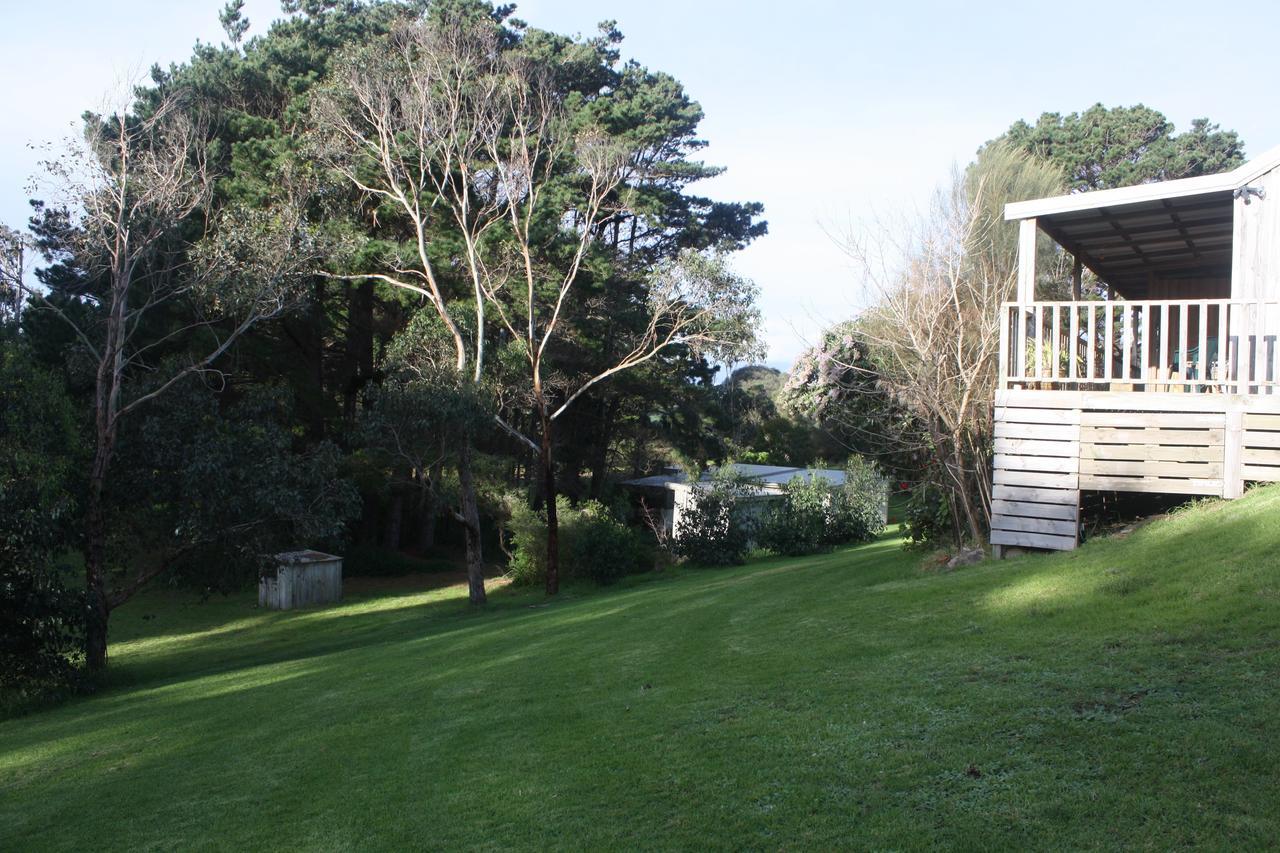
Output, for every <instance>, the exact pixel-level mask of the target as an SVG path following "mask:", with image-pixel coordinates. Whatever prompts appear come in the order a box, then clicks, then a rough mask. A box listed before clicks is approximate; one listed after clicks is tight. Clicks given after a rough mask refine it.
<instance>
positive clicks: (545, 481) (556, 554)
mask: <svg viewBox="0 0 1280 853" xmlns="http://www.w3.org/2000/svg"><path fill="white" fill-rule="evenodd" d="M538 409H539V415H540V416H541V419H542V451H541V453H540V454H539V456H541V459H540V460H539V461H541V463H542V491H543V499H544V500H545V501H546V510H547V595H555V594H556V593H558V592H559V591H560V518H559V516H558V515H557V514H556V463H555V458H554V457H553V455H552V450H551V448H552V442H551V438H552V436H551V419H550V418H549V417H547V405H546V402H545V401H543V400H539V401H538Z"/></svg>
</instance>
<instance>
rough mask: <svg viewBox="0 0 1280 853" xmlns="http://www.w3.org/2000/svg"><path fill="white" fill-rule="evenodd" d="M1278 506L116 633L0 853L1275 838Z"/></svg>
mask: <svg viewBox="0 0 1280 853" xmlns="http://www.w3.org/2000/svg"><path fill="white" fill-rule="evenodd" d="M1277 519H1280V487H1273V488H1267V489H1260V490H1257V491H1254V492H1252V493H1250V494H1249V495H1248V496H1246V497H1245V498H1244V499H1242V500H1240V501H1237V502H1235V503H1231V504H1226V503H1210V504H1203V505H1200V506H1197V507H1195V508H1192V509H1189V510H1186V511H1183V512H1180V513H1178V514H1176V515H1174V516H1172V517H1170V518H1167V519H1164V520H1160V521H1157V522H1154V523H1152V524H1150V525H1148V526H1146V527H1143V528H1141V529H1139V530H1138V531H1136V532H1134V533H1133V534H1132V535H1130V536H1128V537H1126V538H1124V539H1113V540H1099V541H1096V542H1093V543H1091V544H1089V545H1088V546H1086V547H1085V548H1083V549H1081V550H1079V551H1076V552H1073V553H1068V554H1059V555H1053V556H1047V557H1024V558H1020V559H1014V560H1008V561H1005V562H1002V563H992V562H988V563H986V564H983V565H980V566H977V567H974V568H970V569H962V570H959V571H956V572H953V573H949V574H933V573H927V572H923V571H921V570H920V569H919V567H918V563H919V558H918V557H917V556H915V555H912V554H908V553H905V552H903V551H902V550H901V548H900V546H899V542H898V541H897V540H896V539H893V538H886V539H884V540H882V541H880V542H876V543H872V544H870V545H866V546H862V547H859V548H854V549H849V550H846V551H843V552H840V553H836V554H831V555H826V556H822V557H816V558H809V559H796V560H772V561H766V562H760V563H755V564H752V565H749V566H745V567H741V568H737V569H731V570H701V571H693V570H684V571H674V572H669V573H666V574H663V575H655V576H651V577H646V578H640V579H635V580H634V581H633V582H630V583H628V584H624V585H622V586H621V587H618V588H613V589H610V590H607V591H594V590H591V591H580V592H575V591H570V592H569V593H568V594H566V595H564V596H562V598H561V599H560V600H557V601H554V602H550V603H547V602H545V601H544V600H543V599H542V598H541V597H540V596H539V595H537V594H536V593H533V592H525V593H516V592H509V591H502V592H499V593H497V594H495V596H494V604H493V605H492V606H491V607H490V609H489V610H488V611H486V612H483V613H474V612H470V611H468V609H467V607H466V605H465V602H464V599H463V598H461V595H462V593H461V592H460V591H459V590H458V589H456V588H455V589H450V590H446V591H437V592H432V593H421V594H416V595H386V596H382V597H376V598H374V597H371V598H365V599H360V600H352V601H348V602H345V603H344V604H343V605H342V606H340V607H336V608H333V609H328V610H322V611H312V612H294V613H286V614H279V613H274V614H268V613H262V612H260V611H257V610H256V609H254V608H253V606H252V605H253V603H252V601H251V600H250V599H249V598H248V597H243V598H237V599H232V600H224V601H214V602H209V603H204V604H201V603H199V602H197V601H195V600H194V599H192V598H189V597H185V596H177V595H152V596H150V597H146V598H144V599H141V600H139V601H137V602H135V603H134V604H131V605H129V606H128V607H127V608H126V609H125V610H124V611H122V613H121V615H122V617H123V618H122V619H121V624H120V626H119V629H118V630H117V632H116V636H115V639H116V640H117V644H116V645H115V646H114V647H113V654H114V658H113V666H114V668H115V679H116V682H117V685H116V686H115V687H113V688H112V689H111V690H109V691H107V692H105V693H102V694H99V695H97V696H94V697H91V698H88V699H86V700H83V701H78V702H75V703H72V704H69V705H66V706H64V707H61V708H57V709H54V710H52V711H48V712H45V713H42V714H37V715H33V716H29V717H25V718H21V719H17V720H10V721H7V722H4V723H0V849H46V848H48V849H72V848H86V847H89V848H94V849H123V848H139V847H151V848H155V847H161V848H178V849H186V848H190V847H192V846H202V847H209V848H213V849H218V848H223V849H229V848H240V847H245V846H256V847H261V846H268V845H269V846H272V847H285V848H303V847H306V848H323V849H370V848H372V847H382V848H406V847H415V848H421V847H431V848H442V847H447V848H456V847H460V846H467V847H510V846H517V847H548V846H555V847H581V848H603V847H614V848H616V847H622V846H625V847H643V848H673V847H702V848H729V847H734V848H741V847H756V848H760V847H784V846H785V847H792V848H795V847H830V846H833V845H837V844H839V845H856V846H881V847H884V846H890V847H897V848H904V847H906V848H911V847H920V846H925V845H928V844H943V845H948V846H975V847H976V846H979V845H982V846H987V847H989V846H998V847H1015V846H1016V847H1026V846H1033V847H1041V848H1049V847H1061V846H1062V845H1063V844H1069V845H1071V846H1106V847H1112V846H1126V847H1130V846H1131V847H1156V848H1162V849H1163V848H1169V847H1174V846H1183V845H1203V846H1212V847H1220V846H1229V847H1242V846H1243V847H1255V846H1260V845H1262V844H1264V843H1269V842H1273V841H1274V840H1275V839H1276V838H1277V837H1280V797H1277V796H1276V791H1277V790H1280V738H1277V737H1276V736H1275V732H1276V731H1277V728H1278V726H1280V702H1278V701H1277V700H1278V699H1280V679H1278V676H1280V556H1278V555H1280V525H1277Z"/></svg>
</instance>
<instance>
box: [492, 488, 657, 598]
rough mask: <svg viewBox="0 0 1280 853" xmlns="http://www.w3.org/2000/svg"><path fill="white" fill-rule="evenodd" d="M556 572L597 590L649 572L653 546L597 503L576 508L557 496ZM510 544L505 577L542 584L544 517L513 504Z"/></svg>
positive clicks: (518, 582) (545, 535)
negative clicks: (592, 584) (588, 582)
mask: <svg viewBox="0 0 1280 853" xmlns="http://www.w3.org/2000/svg"><path fill="white" fill-rule="evenodd" d="M556 513H557V515H558V516H559V519H560V573H561V577H563V578H566V579H581V580H592V581H595V582H596V583H598V584H601V585H607V584H611V583H614V582H615V581H617V580H618V579H620V578H623V577H625V576H627V575H632V574H639V573H640V572H645V571H648V570H649V569H651V568H653V559H654V547H653V545H652V543H651V542H650V541H649V539H648V538H647V537H646V536H645V535H644V534H643V533H641V532H640V531H638V530H633V529H632V528H629V527H627V526H626V525H625V524H623V523H622V522H621V521H619V520H618V519H617V518H615V517H614V515H613V514H612V513H611V512H610V511H609V509H608V508H607V507H606V506H605V505H604V504H602V503H600V502H598V501H583V502H582V503H580V504H578V505H577V506H574V505H573V504H572V503H570V501H569V499H568V498H566V497H564V496H561V497H560V500H559V501H558V503H557V506H556ZM506 527H507V535H508V536H509V537H510V540H511V546H512V547H511V561H510V563H509V564H508V574H509V575H510V576H511V578H512V582H513V583H515V584H517V585H521V586H523V585H531V584H540V583H542V582H543V581H544V580H545V578H546V571H547V568H546V554H547V528H546V518H545V516H544V515H543V514H542V513H539V512H536V511H534V510H532V509H530V508H529V506H528V504H527V503H525V502H524V501H522V500H518V499H516V500H514V501H513V503H512V505H511V509H510V518H509V519H508V521H507V523H506Z"/></svg>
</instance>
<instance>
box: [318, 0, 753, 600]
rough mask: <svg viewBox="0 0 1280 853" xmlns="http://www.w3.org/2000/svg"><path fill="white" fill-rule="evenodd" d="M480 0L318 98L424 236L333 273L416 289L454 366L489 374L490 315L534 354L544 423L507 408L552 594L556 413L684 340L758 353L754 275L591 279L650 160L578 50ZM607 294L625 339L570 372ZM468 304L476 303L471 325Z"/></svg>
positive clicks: (378, 197)
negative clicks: (581, 327) (556, 356)
mask: <svg viewBox="0 0 1280 853" xmlns="http://www.w3.org/2000/svg"><path fill="white" fill-rule="evenodd" d="M477 8H479V7H472V6H466V5H465V4H464V5H461V6H457V7H449V8H446V10H445V11H444V12H440V13H437V14H435V15H429V16H427V17H425V18H422V19H419V20H417V21H414V22H412V23H409V24H404V25H401V26H399V27H397V28H395V29H394V30H393V31H392V33H391V34H390V36H389V37H388V38H387V39H385V40H383V41H380V42H378V43H375V44H372V45H369V46H366V47H364V48H362V49H360V50H357V51H355V52H354V53H352V54H351V55H350V56H349V57H348V58H347V59H346V61H344V62H343V63H342V64H341V65H340V66H339V68H338V70H337V73H336V74H335V78H334V83H333V85H332V86H330V87H329V88H328V90H327V91H326V92H325V94H324V96H323V97H321V98H319V99H317V101H316V106H315V109H314V113H313V115H314V117H315V121H316V125H317V127H318V130H319V133H318V134H317V137H318V145H317V151H318V152H319V153H320V155H321V156H322V157H323V158H324V159H325V161H326V162H327V163H328V164H329V165H330V167H331V168H332V169H333V170H334V171H336V172H337V173H338V174H340V175H342V176H343V177H344V178H346V180H347V181H349V182H350V183H351V184H352V185H354V186H356V187H358V188H359V189H360V190H361V191H362V192H364V193H365V194H366V195H367V196H368V197H369V198H370V199H371V200H373V202H374V204H375V205H376V209H377V210H378V211H380V212H384V213H383V214H382V215H388V216H395V217H398V218H400V219H402V220H403V221H405V222H406V223H407V224H408V229H409V232H410V235H411V239H410V240H409V241H407V243H408V245H406V246H401V247H397V248H396V249H395V250H393V251H391V252H389V253H388V254H387V255H386V256H384V257H383V258H382V259H380V264H379V268H378V269H366V270H353V271H349V272H342V273H334V275H337V276H340V277H343V278H350V279H369V278H372V279H376V280H379V281H383V282H385V283H387V284H390V285H392V286H394V287H397V288H400V289H403V290H406V291H409V292H412V293H415V294H418V295H419V296H420V297H421V298H422V300H423V308H424V310H427V311H429V312H432V313H433V314H434V316H435V317H436V318H437V319H438V320H439V322H440V324H441V325H442V326H443V328H444V329H445V330H446V332H447V337H448V338H449V339H450V340H451V341H452V350H453V361H454V370H455V372H456V373H457V374H458V375H459V376H461V377H465V378H466V379H467V380H468V381H469V382H471V383H472V384H473V385H476V386H479V385H480V384H481V383H482V382H483V381H484V378H485V376H486V375H487V374H486V335H487V334H488V333H489V325H488V324H489V323H493V324H495V325H496V326H497V327H498V329H499V330H501V331H502V332H504V333H505V334H504V335H503V337H504V339H505V341H506V342H507V344H508V345H510V346H511V347H513V348H514V349H515V350H516V351H517V352H518V353H519V356H520V358H521V360H522V361H523V363H524V365H525V377H524V379H523V384H524V386H525V388H524V395H523V396H524V398H525V399H526V400H527V402H528V405H529V406H530V407H531V408H532V410H533V412H534V418H533V421H534V428H535V430H536V432H535V434H533V435H530V434H528V433H527V432H526V431H524V430H521V429H519V428H518V427H517V426H516V425H513V424H510V423H507V422H506V421H504V420H502V419H501V418H499V424H500V425H501V426H502V427H503V428H504V429H505V430H506V431H507V432H508V433H510V434H511V435H513V436H515V437H517V439H518V440H520V441H521V442H523V443H524V444H525V445H526V446H527V447H528V448H529V449H530V450H531V451H533V452H534V453H536V455H537V457H538V460H539V467H540V469H541V477H542V481H543V498H544V505H545V506H546V511H547V522H548V537H547V547H548V559H547V566H548V571H547V591H548V592H549V593H555V592H556V591H557V590H558V585H559V578H558V571H557V566H558V539H557V527H558V525H557V518H556V510H555V497H556V475H555V460H554V447H555V440H554V424H555V421H556V420H557V419H559V418H560V417H562V416H563V415H564V414H565V413H566V412H567V411H568V410H569V409H570V408H571V407H572V405H573V404H574V403H575V402H576V401H577V400H578V399H579V398H581V397H582V395H584V394H585V393H586V392H587V391H588V390H589V389H591V388H593V387H595V386H596V385H597V384H599V383H601V382H603V381H605V380H607V379H609V378H610V377H612V376H615V375H617V374H620V373H623V372H626V371H629V370H632V369H634V368H637V367H639V366H641V365H645V364H647V363H649V362H651V361H652V360H653V359H655V358H656V357H658V356H659V355H660V354H663V353H665V352H666V351H668V350H669V349H672V348H677V347H679V348H682V349H684V350H686V351H696V352H698V353H699V354H704V353H705V354H706V355H710V356H714V357H729V356H730V355H738V354H741V353H744V352H748V351H752V350H754V348H755V326H756V324H757V322H758V313H757V312H756V309H755V306H754V296H755V288H754V285H753V284H751V283H750V282H748V281H746V280H744V279H742V278H741V277H739V276H736V275H734V274H733V273H732V272H731V271H730V270H729V268H728V266H727V264H726V262H725V260H724V258H723V257H721V256H720V255H718V254H716V253H711V254H700V253H698V252H696V251H689V252H685V253H682V254H679V255H677V256H675V257H670V258H668V259H666V260H665V261H664V262H662V263H658V264H656V265H655V266H653V268H652V270H651V272H650V274H649V275H647V276H646V279H645V281H644V282H643V283H642V285H641V286H640V287H630V288H628V289H627V290H625V291H624V292H621V293H614V294H609V295H608V298H606V299H599V294H598V290H599V288H598V287H597V288H596V292H595V293H593V292H592V291H590V290H587V289H585V288H584V286H583V284H582V281H583V279H585V278H588V277H589V274H588V272H587V267H588V266H591V265H598V264H600V263H607V262H608V260H609V254H610V253H608V252H606V253H605V254H604V256H603V257H601V256H600V255H598V254H597V251H596V250H597V249H599V248H600V247H601V244H602V242H603V241H602V240H601V237H602V235H603V234H604V233H606V230H607V229H606V224H607V223H608V222H610V221H618V217H619V216H622V215H623V214H624V212H625V211H626V210H627V206H628V202H629V201H630V200H632V198H633V197H634V195H635V194H634V192H633V185H637V184H640V183H643V182H644V180H645V179H646V178H648V177H649V176H648V174H647V173H646V170H647V169H650V168H652V162H650V161H646V159H645V158H644V157H642V156H640V153H641V152H640V151H638V150H637V149H636V148H635V147H634V146H633V145H632V144H631V140H629V139H627V138H626V137H625V136H624V135H622V134H611V133H610V132H609V130H608V128H607V127H605V126H603V125H602V124H601V123H600V122H597V121H595V120H593V116H592V113H591V111H590V110H587V109H581V108H580V107H581V101H580V98H578V97H577V96H576V93H573V92H571V91H570V90H568V89H567V88H566V87H565V86H564V85H563V80H564V77H565V75H566V73H567V71H566V68H565V67H564V66H563V65H562V64H560V63H558V62H557V61H556V60H555V58H554V57H553V58H552V59H551V60H548V58H547V57H546V56H539V55H538V54H537V53H536V52H528V51H523V50H522V49H521V44H520V42H519V40H518V39H513V38H511V33H510V31H508V30H506V29H505V28H503V27H502V26H501V24H500V22H499V20H497V19H495V16H493V15H482V14H475V12H476V9H477ZM468 12H470V13H468ZM498 17H500V16H498ZM635 221H640V218H639V217H636V219H635ZM633 242H634V241H633ZM615 254H616V252H615ZM450 260H452V261H455V269H456V270H457V271H458V274H459V278H461V279H462V280H464V281H466V282H467V289H468V290H469V291H470V292H469V293H466V292H463V293H455V294H453V295H454V296H458V297H460V298H459V299H458V301H451V300H450V293H449V292H447V290H446V287H447V284H446V280H445V277H444V276H443V275H442V274H441V272H440V267H441V265H442V262H446V261H450ZM602 305H607V306H608V309H607V310H609V311H611V312H628V313H630V314H633V315H635V316H634V318H633V319H634V320H635V322H633V323H631V324H630V325H629V326H628V327H627V328H626V329H621V330H619V331H618V334H617V335H615V337H616V338H617V339H618V340H620V341H621V342H622V345H621V346H620V347H618V348H616V351H615V352H614V354H613V355H611V356H610V358H609V359H608V360H607V361H605V362H604V363H599V364H596V365H594V366H593V367H591V368H590V369H588V370H586V371H582V372H581V373H580V375H572V376H569V377H567V378H566V379H563V380H562V378H561V377H563V376H564V372H563V371H560V370H557V369H556V368H555V367H554V366H553V365H552V364H551V363H550V362H551V359H552V356H553V351H554V349H555V347H556V346H557V345H558V344H559V343H560V342H561V341H562V340H563V339H565V338H566V337H568V336H569V335H570V333H571V329H572V328H573V321H572V320H571V319H570V318H571V317H573V316H575V315H576V316H578V317H582V316H589V315H590V314H591V312H592V310H599V308H600V306H602ZM459 310H462V311H465V312H466V313H467V318H468V319H467V323H466V324H465V325H464V323H463V322H462V321H461V320H460V319H459V317H458V316H457V312H458V311H459ZM490 310H491V311H492V314H490ZM460 448H461V449H460V453H459V466H458V472H459V480H460V482H461V484H462V492H463V496H462V500H463V518H464V521H465V524H466V527H467V530H468V545H469V547H468V565H469V571H470V574H471V576H472V579H473V583H472V590H473V592H472V600H473V601H477V600H483V590H482V587H480V584H479V582H478V579H479V577H480V569H481V566H480V563H479V528H478V524H477V523H475V521H474V520H473V519H474V512H475V506H474V494H470V495H469V494H468V492H469V491H470V488H469V480H470V473H469V463H470V448H469V443H468V442H465V441H464V442H462V444H461V445H460ZM473 540H474V545H472V541H473ZM477 587H480V588H479V589H477Z"/></svg>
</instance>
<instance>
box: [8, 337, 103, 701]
mask: <svg viewBox="0 0 1280 853" xmlns="http://www.w3.org/2000/svg"><path fill="white" fill-rule="evenodd" d="M82 458H83V454H82V447H81V444H80V440H79V430H78V428H77V423H76V419H75V415H74V410H73V408H72V405H71V401H70V400H69V399H68V397H67V395H66V392H65V390H64V388H63V385H62V382H61V381H60V380H59V379H58V377H56V376H55V375H53V374H52V373H49V372H47V371H44V370H41V369H40V368H39V367H37V366H36V365H35V364H34V362H33V361H32V359H31V358H30V356H29V354H28V353H27V351H26V348H25V347H24V346H22V345H21V344H20V343H19V342H17V341H16V340H14V339H13V338H12V337H10V336H8V335H7V334H4V332H3V330H0V707H9V708H11V707H14V706H16V705H18V704H21V703H23V702H25V701H27V700H30V699H34V698H37V697H39V696H42V695H44V694H47V693H50V692H57V691H60V690H63V689H65V688H68V687H70V686H71V685H72V684H73V683H74V681H75V677H76V659H77V656H78V655H79V653H80V646H81V640H82V637H83V633H84V613H85V610H84V603H83V596H80V595H77V594H75V593H72V592H69V591H67V590H66V589H65V588H64V587H63V584H62V580H61V577H60V573H59V571H58V569H57V568H56V566H55V563H56V561H57V559H58V557H59V556H60V555H61V554H63V553H65V552H67V551H68V550H70V549H71V548H72V547H73V546H74V535H73V533H74V531H73V529H72V525H71V522H72V521H73V520H74V514H75V510H76V500H75V486H74V483H75V472H76V469H77V468H78V467H79V465H80V461H81V459H82Z"/></svg>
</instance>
